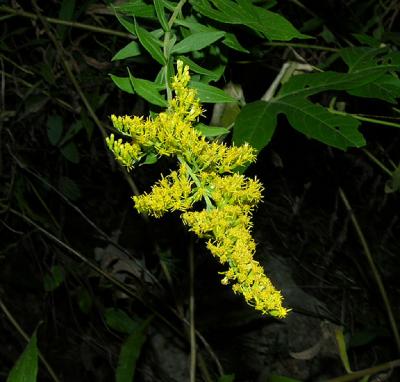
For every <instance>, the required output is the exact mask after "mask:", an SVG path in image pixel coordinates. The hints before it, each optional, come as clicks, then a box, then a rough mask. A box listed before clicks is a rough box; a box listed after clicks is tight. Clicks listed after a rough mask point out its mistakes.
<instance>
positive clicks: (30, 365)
mask: <svg viewBox="0 0 400 382" xmlns="http://www.w3.org/2000/svg"><path fill="white" fill-rule="evenodd" d="M38 355H39V351H38V348H37V338H36V333H35V334H34V335H33V336H32V337H31V339H30V341H29V343H28V345H27V346H26V348H25V350H24V352H23V353H22V354H21V356H20V357H19V358H18V360H17V362H16V363H15V365H14V367H13V368H12V370H11V371H10V373H9V375H8V377H7V382H36V378H37V373H38Z"/></svg>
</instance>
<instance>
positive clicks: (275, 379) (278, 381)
mask: <svg viewBox="0 0 400 382" xmlns="http://www.w3.org/2000/svg"><path fill="white" fill-rule="evenodd" d="M267 382H301V381H300V380H299V379H293V378H289V377H284V376H283V375H276V374H273V375H270V376H269V377H268V379H267Z"/></svg>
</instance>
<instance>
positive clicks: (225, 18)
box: [192, 0, 309, 41]
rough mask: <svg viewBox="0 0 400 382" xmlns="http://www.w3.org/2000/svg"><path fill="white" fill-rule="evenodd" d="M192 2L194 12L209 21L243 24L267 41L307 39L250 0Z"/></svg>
mask: <svg viewBox="0 0 400 382" xmlns="http://www.w3.org/2000/svg"><path fill="white" fill-rule="evenodd" d="M211 2H212V4H213V5H214V6H215V8H214V7H213V6H211V4H210V2H209V1H208V0H192V4H193V6H194V8H195V9H196V11H198V12H200V13H202V14H203V15H204V16H207V17H209V18H211V19H214V20H217V21H219V22H222V23H228V24H243V25H246V26H247V27H249V28H251V29H253V30H255V31H257V32H260V33H262V34H263V35H264V36H265V37H266V38H267V39H269V40H282V41H288V40H291V39H293V38H309V36H306V35H303V34H302V33H300V32H299V31H298V30H297V29H296V28H295V27H294V26H293V25H292V24H291V23H290V22H289V21H288V20H286V19H285V18H284V17H283V16H281V15H279V14H277V13H274V12H271V11H268V10H266V9H264V8H262V7H257V6H255V5H253V4H252V2H251V1H250V0H238V1H237V2H235V1H232V0H212V1H211Z"/></svg>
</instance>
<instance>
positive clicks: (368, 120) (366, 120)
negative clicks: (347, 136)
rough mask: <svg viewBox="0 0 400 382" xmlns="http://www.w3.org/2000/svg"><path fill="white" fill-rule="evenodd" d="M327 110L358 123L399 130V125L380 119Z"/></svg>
mask: <svg viewBox="0 0 400 382" xmlns="http://www.w3.org/2000/svg"><path fill="white" fill-rule="evenodd" d="M328 110H329V112H330V113H332V114H338V115H344V116H349V117H353V118H355V119H358V120H359V121H364V122H371V123H376V124H378V125H384V126H391V127H398V128H400V123H395V122H389V121H383V120H381V119H375V118H369V117H363V116H361V115H359V114H351V113H346V112H344V111H339V110H335V109H332V108H329V109H328Z"/></svg>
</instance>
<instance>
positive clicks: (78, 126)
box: [58, 121, 83, 146]
mask: <svg viewBox="0 0 400 382" xmlns="http://www.w3.org/2000/svg"><path fill="white" fill-rule="evenodd" d="M82 129H83V123H82V121H76V122H74V123H73V124H72V125H71V126H70V127H69V128H67V129H66V132H65V134H64V136H63V138H62V139H61V141H60V142H59V144H58V145H59V146H63V145H65V144H66V143H67V142H68V141H70V140H71V139H72V138H73V137H74V136H75V135H76V134H78V133H79V132H80V131H81V130H82Z"/></svg>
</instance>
